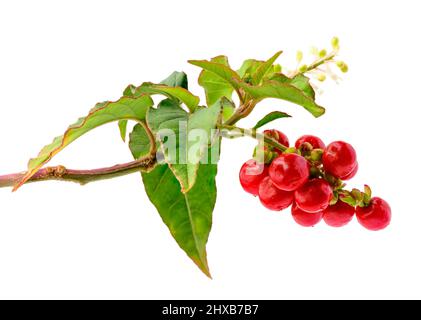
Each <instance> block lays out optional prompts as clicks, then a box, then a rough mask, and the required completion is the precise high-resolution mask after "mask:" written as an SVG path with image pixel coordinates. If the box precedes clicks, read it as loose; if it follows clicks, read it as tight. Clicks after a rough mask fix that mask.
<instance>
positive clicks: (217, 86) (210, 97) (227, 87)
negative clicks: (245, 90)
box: [199, 56, 233, 106]
mask: <svg viewBox="0 0 421 320" xmlns="http://www.w3.org/2000/svg"><path fill="white" fill-rule="evenodd" d="M211 62H214V63H219V64H221V65H224V66H227V67H229V63H228V58H227V57H226V56H218V57H215V58H212V59H211ZM199 84H200V85H201V86H202V87H203V88H204V89H205V93H206V102H207V104H208V106H211V105H213V104H214V103H216V102H217V101H218V100H219V99H221V98H222V97H226V98H228V99H231V96H232V91H233V87H232V85H231V84H230V83H229V82H227V81H226V80H224V79H223V78H221V77H220V76H219V75H217V74H215V73H213V72H210V71H207V70H202V72H201V73H200V76H199Z"/></svg>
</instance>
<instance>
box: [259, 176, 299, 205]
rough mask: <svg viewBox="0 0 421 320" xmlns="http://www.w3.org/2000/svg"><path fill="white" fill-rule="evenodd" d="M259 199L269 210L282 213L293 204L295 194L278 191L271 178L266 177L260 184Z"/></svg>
mask: <svg viewBox="0 0 421 320" xmlns="http://www.w3.org/2000/svg"><path fill="white" fill-rule="evenodd" d="M259 199H260V202H261V203H262V204H263V205H264V206H265V207H266V208H268V209H269V210H275V211H280V210H283V209H285V208H288V207H289V206H290V205H291V204H292V201H293V200H294V193H293V192H289V191H284V190H281V189H278V188H277V187H276V186H275V185H274V184H273V182H272V180H271V179H270V177H266V178H264V179H263V180H262V182H260V186H259Z"/></svg>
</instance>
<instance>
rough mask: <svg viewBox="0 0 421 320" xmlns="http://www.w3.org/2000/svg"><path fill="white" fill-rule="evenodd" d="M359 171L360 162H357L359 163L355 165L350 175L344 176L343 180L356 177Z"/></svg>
mask: <svg viewBox="0 0 421 320" xmlns="http://www.w3.org/2000/svg"><path fill="white" fill-rule="evenodd" d="M357 172H358V162H357V165H356V166H355V168H354V169H352V171H351V172H350V173H348V175H346V176H345V177H342V180H350V179H352V178H354V177H355V175H356V174H357Z"/></svg>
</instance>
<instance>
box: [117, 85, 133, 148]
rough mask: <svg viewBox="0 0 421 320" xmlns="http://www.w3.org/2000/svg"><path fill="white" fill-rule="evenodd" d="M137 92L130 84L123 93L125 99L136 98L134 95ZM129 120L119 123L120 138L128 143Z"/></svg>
mask: <svg viewBox="0 0 421 320" xmlns="http://www.w3.org/2000/svg"><path fill="white" fill-rule="evenodd" d="M135 91H136V87H135V86H134V85H132V84H129V85H128V86H127V87H126V89H124V91H123V96H124V97H130V98H133V97H134V93H135ZM127 124H128V121H127V120H119V121H118V130H119V131H120V137H121V139H122V140H123V142H126V136H127Z"/></svg>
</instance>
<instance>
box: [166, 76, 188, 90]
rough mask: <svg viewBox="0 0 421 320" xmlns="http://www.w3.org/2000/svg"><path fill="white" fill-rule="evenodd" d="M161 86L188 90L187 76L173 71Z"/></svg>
mask: <svg viewBox="0 0 421 320" xmlns="http://www.w3.org/2000/svg"><path fill="white" fill-rule="evenodd" d="M161 84H165V85H166V86H169V87H181V88H184V89H186V90H188V88H189V83H188V80H187V75H186V74H185V73H184V72H179V71H174V72H173V73H171V74H170V75H169V76H168V77H167V78H165V79H164V80H162V81H161Z"/></svg>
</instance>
